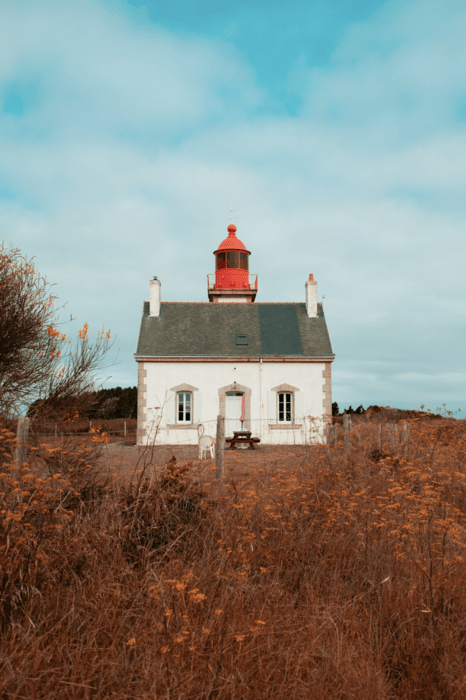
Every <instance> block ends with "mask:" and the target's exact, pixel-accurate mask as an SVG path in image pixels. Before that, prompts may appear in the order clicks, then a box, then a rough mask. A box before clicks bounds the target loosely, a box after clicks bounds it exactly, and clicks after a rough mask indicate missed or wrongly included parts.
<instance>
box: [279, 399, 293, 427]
mask: <svg viewBox="0 0 466 700" xmlns="http://www.w3.org/2000/svg"><path fill="white" fill-rule="evenodd" d="M278 422H279V423H292V422H293V394H291V393H288V392H280V393H279V394H278Z"/></svg>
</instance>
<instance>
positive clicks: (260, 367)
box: [259, 357, 263, 441]
mask: <svg viewBox="0 0 466 700" xmlns="http://www.w3.org/2000/svg"><path fill="white" fill-rule="evenodd" d="M259 437H260V439H261V441H262V437H263V435H262V357H260V358H259Z"/></svg>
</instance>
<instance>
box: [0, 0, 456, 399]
mask: <svg viewBox="0 0 466 700" xmlns="http://www.w3.org/2000/svg"><path fill="white" fill-rule="evenodd" d="M464 36H466V2H445V0H443V1H442V2H440V1H438V0H422V1H419V0H417V1H414V2H410V1H409V0H403V2H398V1H396V2H392V1H391V0H389V1H387V2H376V1H374V0H371V2H366V1H362V0H361V1H360V2H350V0H325V2H324V1H322V2H321V1H320V0H319V1H314V2H267V3H265V2H259V1H255V2H243V3H238V2H234V1H231V2H229V1H224V2H222V1H221V0H218V1H217V2H215V3H214V2H208V1H207V0H204V1H200V2H199V1H198V2H194V1H188V0H180V1H173V0H172V1H171V2H166V1H163V2H151V1H149V0H148V1H147V2H144V3H142V2H139V1H138V0H133V1H132V2H123V1H121V2H109V1H108V0H92V1H91V0H41V2H40V3H38V2H37V0H34V1H31V0H23V1H22V2H17V3H12V2H9V1H8V0H0V236H1V237H2V239H3V240H4V241H5V242H6V244H9V243H13V244H14V245H15V246H17V247H19V248H21V250H22V251H23V252H24V253H25V254H26V255H27V256H29V257H31V256H35V259H36V264H37V266H38V268H39V269H40V270H41V272H42V273H43V274H45V275H46V276H47V278H48V280H49V281H51V282H56V283H57V286H56V287H55V290H56V293H57V294H58V296H59V299H60V301H61V302H65V301H66V302H68V303H67V306H66V311H67V313H68V316H67V315H63V320H66V318H69V312H72V314H73V316H75V317H76V321H74V322H72V323H70V324H68V326H67V328H66V330H67V332H68V333H73V332H77V329H78V327H80V325H82V323H84V322H85V321H88V322H89V324H90V329H91V334H92V332H94V333H95V334H97V331H98V329H99V328H101V327H102V326H103V325H104V324H105V326H106V328H111V330H112V335H116V336H117V338H116V343H115V346H114V349H115V351H116V350H117V349H120V352H119V356H118V364H116V365H115V366H114V367H112V368H111V369H110V370H108V371H107V372H106V373H105V375H104V376H107V375H108V374H110V375H111V378H110V379H109V380H108V381H107V382H106V386H116V385H122V386H129V385H134V384H135V383H136V363H135V362H134V357H133V353H134V350H135V345H136V338H137V333H138V326H139V322H140V316H141V309H142V302H143V301H144V300H145V299H148V290H149V280H150V278H151V277H152V276H154V275H157V276H158V277H159V279H160V280H161V282H162V298H163V299H164V300H166V301H189V300H191V301H207V293H206V274H207V273H210V272H213V270H214V258H213V255H212V252H213V250H215V248H216V247H217V245H218V244H219V242H220V241H221V240H222V239H223V238H224V236H225V235H226V225H227V223H228V222H227V215H228V211H229V210H230V209H232V208H236V210H237V215H236V222H235V223H236V224H237V226H238V235H239V237H240V238H241V239H242V240H243V241H244V242H245V243H246V245H247V246H248V248H249V249H250V250H251V251H252V256H251V261H250V263H251V271H252V272H255V273H258V274H259V294H258V298H257V300H258V301H301V300H304V283H305V281H306V279H307V278H308V276H309V273H310V272H312V273H313V274H314V276H315V278H316V279H317V281H318V285H319V286H318V290H319V297H320V298H322V296H325V302H324V303H325V310H326V316H327V322H328V325H329V329H330V333H331V339H332V342H333V346H334V351H335V353H336V360H335V363H334V366H333V370H334V372H333V380H334V381H333V390H334V400H336V401H338V403H339V404H340V406H348V405H349V404H350V403H351V404H352V405H353V407H355V406H356V405H358V404H360V403H362V404H364V405H366V406H367V405H369V404H372V403H376V404H381V405H392V406H400V407H411V408H418V407H419V406H420V405H421V404H425V405H426V406H429V407H430V408H432V409H433V410H435V409H436V408H437V407H438V406H441V405H442V404H446V405H447V407H448V408H449V409H451V410H456V409H458V408H461V409H463V411H464V409H465V408H466V400H465V390H466V377H465V359H464V355H465V353H464V347H465V340H466V332H465V324H464V318H465V312H466V301H465V300H466V281H465V275H464V258H465V255H464V253H465V244H464V238H465V220H466V219H465V215H466V198H465V182H466V43H465V42H464ZM114 354H115V353H114Z"/></svg>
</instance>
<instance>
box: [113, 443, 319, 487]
mask: <svg viewBox="0 0 466 700" xmlns="http://www.w3.org/2000/svg"><path fill="white" fill-rule="evenodd" d="M198 449H199V448H198V446H197V445H181V446H180V445H157V446H155V447H136V446H133V447H130V446H127V445H124V444H123V441H122V442H121V443H117V442H114V443H111V444H109V445H108V446H107V447H106V449H105V452H104V455H103V456H102V460H101V463H102V466H103V467H105V468H106V469H109V470H110V471H111V472H112V473H114V474H115V476H116V477H117V478H122V479H124V480H126V479H128V478H136V477H137V476H138V475H140V473H141V471H142V470H145V472H146V473H147V475H150V474H151V473H154V470H155V471H157V469H159V468H160V467H162V466H164V465H166V464H167V463H168V462H169V461H170V460H171V459H172V458H173V457H174V458H175V459H176V463H177V464H178V465H179V466H187V467H189V468H190V469H192V470H193V473H196V474H197V475H198V476H199V477H200V478H201V480H204V478H207V477H208V475H209V474H211V472H212V471H214V470H215V468H216V462H215V460H214V459H210V458H209V459H202V460H201V459H198V454H199V453H198ZM311 450H312V447H309V446H303V445H282V446H277V445H261V446H260V447H258V448H256V449H255V450H249V449H247V450H243V449H241V450H229V449H226V450H225V473H226V474H230V475H232V474H235V475H238V476H250V475H253V474H254V472H255V471H257V470H258V469H261V468H269V469H270V468H271V469H280V468H282V469H283V468H288V467H290V466H291V465H296V463H300V464H304V463H305V462H306V461H307V460H308V459H309V456H310V451H311ZM209 478H210V477H209Z"/></svg>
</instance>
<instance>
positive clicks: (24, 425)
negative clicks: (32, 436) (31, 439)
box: [15, 418, 29, 477]
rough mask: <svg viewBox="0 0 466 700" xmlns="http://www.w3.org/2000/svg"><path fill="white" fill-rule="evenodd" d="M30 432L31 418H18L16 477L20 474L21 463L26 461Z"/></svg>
mask: <svg viewBox="0 0 466 700" xmlns="http://www.w3.org/2000/svg"><path fill="white" fill-rule="evenodd" d="M28 432H29V418H18V427H17V429H16V437H17V441H16V449H15V462H16V477H18V476H19V473H20V470H21V465H22V463H23V462H25V461H26V442H27V439H28Z"/></svg>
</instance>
